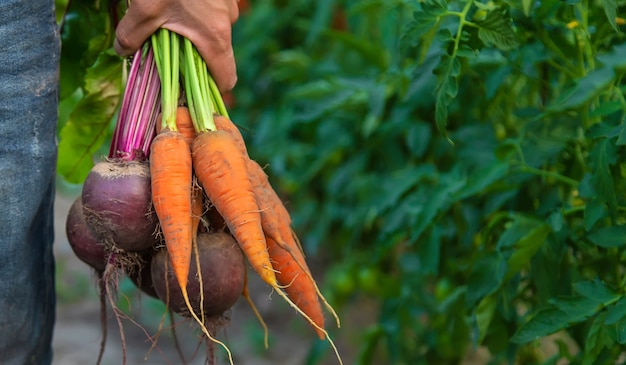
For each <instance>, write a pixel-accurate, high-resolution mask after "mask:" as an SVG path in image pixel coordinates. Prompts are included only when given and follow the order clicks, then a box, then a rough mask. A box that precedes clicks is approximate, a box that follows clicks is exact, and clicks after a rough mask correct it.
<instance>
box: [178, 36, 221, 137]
mask: <svg viewBox="0 0 626 365" xmlns="http://www.w3.org/2000/svg"><path fill="white" fill-rule="evenodd" d="M183 47H184V52H183V54H184V56H183V57H184V62H185V89H186V90H187V102H188V104H189V107H190V109H193V112H192V114H191V115H192V118H194V114H195V120H194V126H195V128H196V131H197V132H204V131H206V130H215V129H216V128H215V122H214V121H213V108H212V105H211V101H210V98H209V99H207V98H208V97H209V93H208V92H207V89H206V84H207V83H206V77H207V76H205V75H203V72H202V69H203V68H204V69H205V70H206V64H205V63H204V60H202V59H201V58H200V59H198V57H196V53H197V51H196V50H195V47H194V46H193V44H192V43H191V41H190V40H189V39H187V38H185V39H184V46H183ZM198 61H201V62H198ZM189 100H191V103H189Z"/></svg>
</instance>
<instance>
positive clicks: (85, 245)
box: [65, 196, 106, 271]
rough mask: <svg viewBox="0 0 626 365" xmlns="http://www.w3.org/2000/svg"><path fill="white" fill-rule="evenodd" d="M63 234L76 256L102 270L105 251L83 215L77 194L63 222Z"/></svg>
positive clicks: (80, 201) (104, 264)
mask: <svg viewBox="0 0 626 365" xmlns="http://www.w3.org/2000/svg"><path fill="white" fill-rule="evenodd" d="M65 234H66V235H67V240H68V241H69V243H70V246H71V247H72V250H73V251H74V254H75V255H76V257H78V258H79V259H80V260H81V261H83V262H85V263H86V264H88V265H89V266H91V267H93V268H94V269H96V270H98V271H104V268H105V266H106V252H105V250H104V245H102V244H101V243H99V242H98V239H97V238H96V234H95V233H94V232H93V231H92V230H91V228H89V226H88V225H87V222H85V217H84V216H83V204H82V200H81V197H80V196H79V197H78V198H76V200H74V203H72V206H71V207H70V210H69V212H68V213H67V220H66V222H65Z"/></svg>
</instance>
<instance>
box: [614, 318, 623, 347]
mask: <svg viewBox="0 0 626 365" xmlns="http://www.w3.org/2000/svg"><path fill="white" fill-rule="evenodd" d="M615 330H616V335H617V336H616V337H617V339H616V340H617V342H618V343H619V344H620V345H625V344H626V316H624V317H622V318H621V319H620V320H619V322H617V326H616V328H615Z"/></svg>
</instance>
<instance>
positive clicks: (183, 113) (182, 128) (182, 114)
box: [156, 106, 196, 146]
mask: <svg viewBox="0 0 626 365" xmlns="http://www.w3.org/2000/svg"><path fill="white" fill-rule="evenodd" d="M157 118H158V119H157V120H161V119H162V118H161V116H160V115H159V116H158V117H157ZM161 128H162V124H161V123H156V132H157V134H158V133H159V132H161ZM176 128H177V129H178V131H179V132H180V134H182V135H183V137H185V141H187V144H189V146H191V143H193V139H194V138H195V137H196V129H195V128H194V126H193V121H192V119H191V114H190V113H189V109H188V108H187V107H186V106H179V107H178V108H176Z"/></svg>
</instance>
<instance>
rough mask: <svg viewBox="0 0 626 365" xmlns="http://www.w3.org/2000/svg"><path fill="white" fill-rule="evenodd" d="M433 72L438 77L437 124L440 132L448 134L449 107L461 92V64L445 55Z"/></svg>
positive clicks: (436, 91) (456, 59) (436, 89)
mask: <svg viewBox="0 0 626 365" xmlns="http://www.w3.org/2000/svg"><path fill="white" fill-rule="evenodd" d="M433 72H434V73H435V75H437V86H436V88H435V96H436V102H435V122H436V124H437V128H438V129H439V131H441V132H444V133H446V132H445V131H446V124H447V122H448V105H449V104H450V102H451V101H452V99H454V98H455V97H456V95H457V93H458V92H459V80H458V78H459V75H460V73H461V62H459V59H458V58H456V57H452V56H450V55H449V54H444V55H442V56H441V61H440V62H439V65H438V66H437V67H436V68H435V70H434V71H433Z"/></svg>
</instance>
